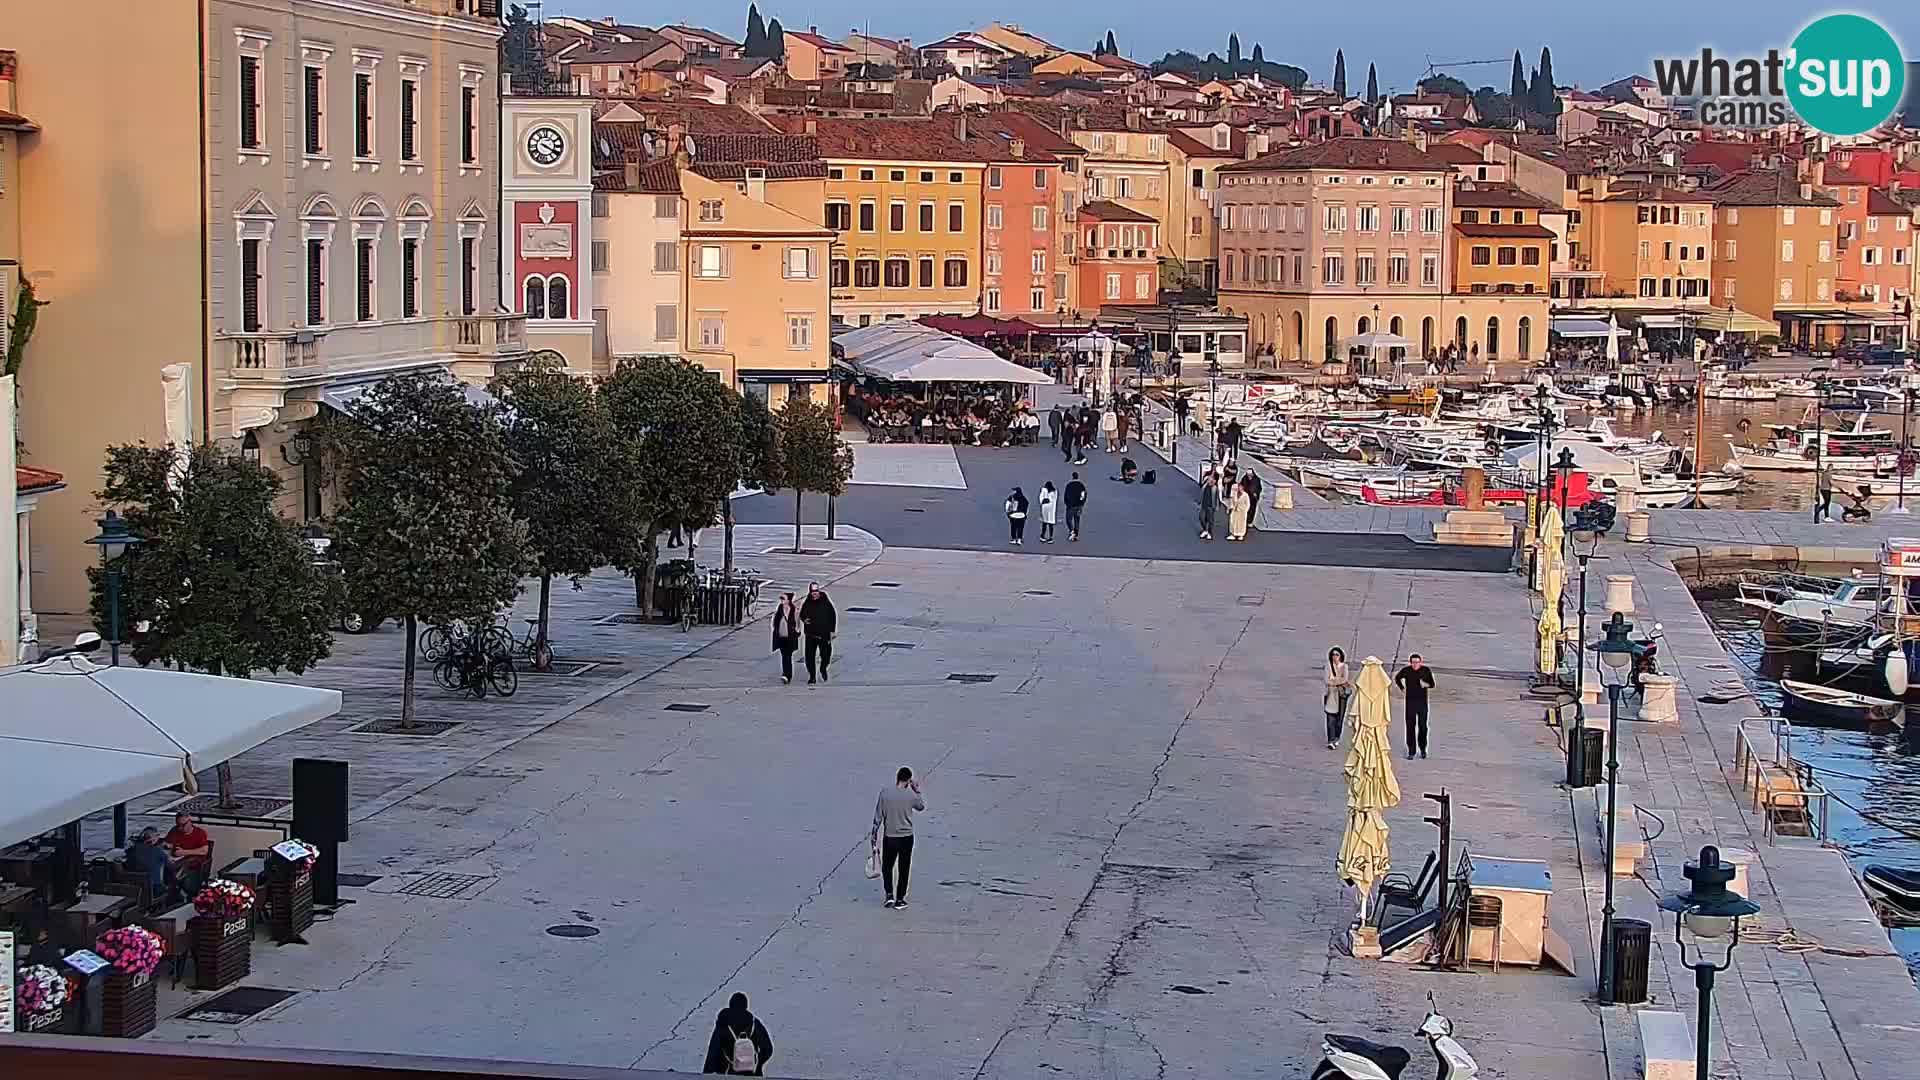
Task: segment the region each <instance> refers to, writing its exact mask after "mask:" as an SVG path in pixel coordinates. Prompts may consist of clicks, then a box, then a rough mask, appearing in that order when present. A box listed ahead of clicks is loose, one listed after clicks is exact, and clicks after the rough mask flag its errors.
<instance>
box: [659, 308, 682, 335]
mask: <svg viewBox="0 0 1920 1080" xmlns="http://www.w3.org/2000/svg"><path fill="white" fill-rule="evenodd" d="M679 336H680V309H679V308H678V307H677V306H675V305H673V304H655V305H654V308H653V340H655V341H674V340H676V339H678V338H679Z"/></svg>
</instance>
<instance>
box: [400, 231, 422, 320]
mask: <svg viewBox="0 0 1920 1080" xmlns="http://www.w3.org/2000/svg"><path fill="white" fill-rule="evenodd" d="M419 265H420V241H418V240H415V239H412V238H408V239H405V240H402V241H400V317H401V318H403V319H411V318H413V317H414V316H415V315H418V314H420V297H419V284H418V282H417V280H416V279H415V277H414V274H415V272H416V271H417V270H418V269H419Z"/></svg>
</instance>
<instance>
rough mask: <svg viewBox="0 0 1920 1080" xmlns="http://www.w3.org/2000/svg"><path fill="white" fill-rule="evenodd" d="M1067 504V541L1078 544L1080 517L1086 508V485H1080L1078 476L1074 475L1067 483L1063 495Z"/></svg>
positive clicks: (1077, 474)
mask: <svg viewBox="0 0 1920 1080" xmlns="http://www.w3.org/2000/svg"><path fill="white" fill-rule="evenodd" d="M1064 494H1065V496H1066V503H1067V541H1068V542H1069V543H1078V542H1079V540H1080V515H1081V513H1082V512H1083V511H1085V510H1086V508H1087V485H1086V484H1084V483H1081V481H1080V474H1079V473H1077V472H1076V473H1074V474H1073V479H1071V480H1069V481H1067V490H1066V492H1065V493H1064Z"/></svg>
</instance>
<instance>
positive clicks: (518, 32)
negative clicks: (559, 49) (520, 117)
mask: <svg viewBox="0 0 1920 1080" xmlns="http://www.w3.org/2000/svg"><path fill="white" fill-rule="evenodd" d="M500 70H501V71H503V72H505V73H507V74H509V75H511V76H513V89H514V92H515V93H520V94H541V93H545V92H546V91H547V90H548V89H550V88H551V87H552V85H553V73H552V72H551V71H549V70H548V69H547V56H546V48H545V46H544V44H543V43H542V42H541V40H540V28H539V27H538V26H535V25H534V24H533V21H532V20H530V19H528V18H527V9H526V8H524V7H521V6H520V5H519V4H514V5H513V6H512V7H509V8H508V9H507V26H506V32H505V33H503V34H501V35H500Z"/></svg>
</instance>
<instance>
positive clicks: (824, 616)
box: [800, 581, 839, 686]
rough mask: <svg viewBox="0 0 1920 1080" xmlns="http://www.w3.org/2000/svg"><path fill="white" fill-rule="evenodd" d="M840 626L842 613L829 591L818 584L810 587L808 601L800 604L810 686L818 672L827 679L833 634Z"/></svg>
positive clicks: (812, 584) (831, 656)
mask: <svg viewBox="0 0 1920 1080" xmlns="http://www.w3.org/2000/svg"><path fill="white" fill-rule="evenodd" d="M838 623H839V613H838V612H836V611H834V610H833V601H832V600H829V599H827V593H826V590H825V589H822V588H821V587H820V583H819V582H817V581H816V582H813V583H811V584H809V585H808V586H807V599H806V600H805V602H803V603H802V604H801V605H800V629H801V630H802V631H804V632H805V634H806V638H807V685H808V686H812V685H813V680H814V676H815V674H816V671H817V673H818V675H819V677H820V678H822V679H826V678H827V669H828V668H829V667H832V666H833V634H834V631H835V630H836V629H837V628H838ZM816 665H817V667H816Z"/></svg>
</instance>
